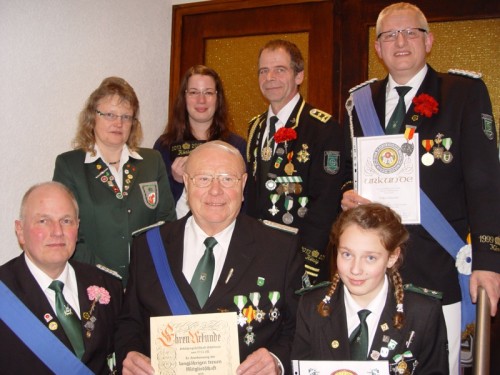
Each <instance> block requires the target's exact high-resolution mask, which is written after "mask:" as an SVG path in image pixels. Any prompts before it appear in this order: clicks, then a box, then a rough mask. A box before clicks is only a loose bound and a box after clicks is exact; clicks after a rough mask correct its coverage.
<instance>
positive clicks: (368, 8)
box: [335, 0, 500, 120]
mask: <svg viewBox="0 0 500 375" xmlns="http://www.w3.org/2000/svg"><path fill="white" fill-rule="evenodd" d="M392 3H394V1H388V0H370V1H367V0H343V1H340V4H341V6H340V7H339V8H337V11H336V12H335V22H336V23H340V24H341V25H342V26H341V28H342V35H340V40H339V41H338V43H339V45H340V46H342V48H341V51H340V54H338V55H339V56H340V58H341V62H340V66H341V67H342V69H341V71H340V76H341V84H340V92H341V100H340V102H339V103H338V105H339V106H340V107H341V108H342V107H343V105H344V103H345V101H346V99H347V96H348V90H349V89H350V88H351V87H353V86H355V85H357V84H359V83H361V82H363V81H365V80H367V79H368V54H369V28H370V26H374V25H375V23H376V21H377V17H378V14H379V13H380V11H381V10H382V9H383V8H385V7H386V6H388V5H390V4H392ZM415 4H416V5H417V6H418V7H419V8H420V9H421V10H422V12H424V14H425V15H426V17H427V20H428V21H429V22H443V21H457V20H474V19H487V18H498V17H500V1H498V0H460V1H457V0H439V1H436V0H421V1H418V2H415ZM353 41H355V42H353ZM435 43H439V40H437V41H435ZM497 47H498V44H497ZM353 62H356V63H353ZM341 113H343V112H341ZM497 120H498V119H497Z"/></svg>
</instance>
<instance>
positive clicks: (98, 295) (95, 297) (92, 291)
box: [82, 285, 111, 338]
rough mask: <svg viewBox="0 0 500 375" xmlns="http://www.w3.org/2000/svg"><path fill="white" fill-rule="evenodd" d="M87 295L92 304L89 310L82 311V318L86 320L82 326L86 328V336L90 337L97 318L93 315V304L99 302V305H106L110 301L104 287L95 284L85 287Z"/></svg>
mask: <svg viewBox="0 0 500 375" xmlns="http://www.w3.org/2000/svg"><path fill="white" fill-rule="evenodd" d="M87 295H88V296H89V300H91V301H92V305H91V306H90V310H89V311H88V312H84V313H83V314H82V316H83V319H85V320H86V322H85V324H84V327H85V328H86V330H87V332H86V336H87V337H88V338H90V336H92V331H93V330H94V328H95V323H96V321H97V318H96V317H95V316H94V315H93V312H94V309H95V306H96V304H97V303H99V304H100V305H107V304H108V303H109V301H111V296H110V295H109V292H108V291H107V290H106V289H104V288H102V287H99V286H96V285H92V286H89V287H88V288H87Z"/></svg>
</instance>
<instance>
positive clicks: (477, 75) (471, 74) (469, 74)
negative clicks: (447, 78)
mask: <svg viewBox="0 0 500 375" xmlns="http://www.w3.org/2000/svg"><path fill="white" fill-rule="evenodd" d="M448 74H455V75H458V76H464V77H469V78H475V79H479V78H481V77H482V76H483V73H478V72H473V71H472V70H463V69H449V70H448Z"/></svg>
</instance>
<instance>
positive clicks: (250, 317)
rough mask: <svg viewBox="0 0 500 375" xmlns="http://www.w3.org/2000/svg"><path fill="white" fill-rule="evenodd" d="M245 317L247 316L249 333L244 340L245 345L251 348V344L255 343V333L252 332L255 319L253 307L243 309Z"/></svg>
mask: <svg viewBox="0 0 500 375" xmlns="http://www.w3.org/2000/svg"><path fill="white" fill-rule="evenodd" d="M243 315H245V317H246V319H247V324H248V325H247V327H246V330H247V333H246V335H245V337H244V338H243V340H244V341H245V344H247V345H248V346H250V345H251V344H253V343H254V342H255V333H253V332H252V331H253V327H252V325H251V323H252V321H253V319H254V318H255V310H254V308H253V307H252V305H250V306H248V307H246V308H244V309H243Z"/></svg>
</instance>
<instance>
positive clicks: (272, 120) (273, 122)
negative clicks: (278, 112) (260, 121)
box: [267, 116, 278, 145]
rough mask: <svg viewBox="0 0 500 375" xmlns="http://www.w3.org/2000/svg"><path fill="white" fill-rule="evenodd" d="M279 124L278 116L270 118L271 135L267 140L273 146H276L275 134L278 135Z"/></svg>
mask: <svg viewBox="0 0 500 375" xmlns="http://www.w3.org/2000/svg"><path fill="white" fill-rule="evenodd" d="M277 122H278V116H271V117H270V118H269V135H268V137H267V139H269V140H270V141H271V143H272V144H273V145H274V133H276V123H277Z"/></svg>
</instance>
